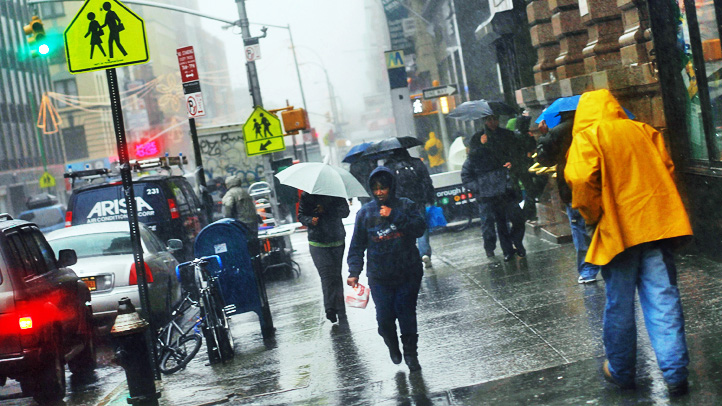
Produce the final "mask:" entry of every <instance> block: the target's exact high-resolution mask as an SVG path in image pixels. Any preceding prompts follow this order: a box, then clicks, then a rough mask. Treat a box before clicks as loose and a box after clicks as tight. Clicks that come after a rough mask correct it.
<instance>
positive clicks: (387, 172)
mask: <svg viewBox="0 0 722 406" xmlns="http://www.w3.org/2000/svg"><path fill="white" fill-rule="evenodd" d="M379 176H381V177H384V178H386V181H385V182H384V181H382V182H381V183H382V184H385V183H387V182H388V183H389V200H391V199H394V198H395V197H396V179H395V178H394V173H393V172H391V169H389V168H387V167H385V166H379V167H378V168H376V169H374V170H373V171H371V175H369V183H368V184H369V190H373V189H372V188H373V184H374V181H375V178H376V177H379ZM371 196H372V197H373V198H374V200H378V199H377V198H376V196H373V193H371Z"/></svg>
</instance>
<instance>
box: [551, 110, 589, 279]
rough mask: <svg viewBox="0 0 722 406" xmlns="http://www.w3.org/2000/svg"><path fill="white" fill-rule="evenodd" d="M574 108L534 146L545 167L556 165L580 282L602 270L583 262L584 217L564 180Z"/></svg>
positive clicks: (586, 242) (586, 243)
mask: <svg viewBox="0 0 722 406" xmlns="http://www.w3.org/2000/svg"><path fill="white" fill-rule="evenodd" d="M574 113H575V112H574V111H566V112H563V113H561V122H560V123H559V124H557V125H556V126H555V127H554V128H552V129H551V130H549V132H548V133H547V134H545V135H544V136H542V137H540V138H539V145H538V147H537V161H539V163H540V164H541V165H544V166H554V165H556V166H557V189H558V190H559V198H560V199H561V201H562V203H564V206H565V208H566V211H567V217H569V226H570V227H571V229H572V241H573V242H574V248H575V249H576V251H577V272H578V273H579V276H578V278H577V282H578V283H580V284H587V283H594V282H596V281H597V274H598V273H599V271H600V270H601V267H600V266H598V265H594V264H590V263H588V262H586V261H585V258H586V256H587V251H588V250H589V236H588V235H587V231H586V228H587V225H586V223H585V222H584V217H582V215H581V214H580V213H579V211H578V210H576V209H573V208H572V190H571V189H570V188H569V185H567V182H565V181H564V176H561V175H563V174H564V168H566V165H567V151H569V147H570V146H571V145H572V139H573V137H572V128H573V127H574V116H575V114H574Z"/></svg>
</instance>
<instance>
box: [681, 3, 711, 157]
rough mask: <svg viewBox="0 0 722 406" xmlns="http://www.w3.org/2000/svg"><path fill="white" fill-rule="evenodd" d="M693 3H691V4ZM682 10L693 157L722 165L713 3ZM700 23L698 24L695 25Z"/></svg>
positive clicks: (684, 70) (698, 4) (682, 8)
mask: <svg viewBox="0 0 722 406" xmlns="http://www.w3.org/2000/svg"><path fill="white" fill-rule="evenodd" d="M687 3H690V2H687ZM694 4H695V7H694V8H692V9H687V8H685V1H684V0H677V5H678V6H679V9H680V25H679V27H678V34H677V37H678V42H679V44H680V51H683V52H684V57H683V63H684V64H685V66H684V67H683V72H682V77H683V79H684V82H685V86H686V88H687V92H686V96H687V99H686V101H687V105H686V106H680V108H684V109H686V112H687V116H688V120H687V123H688V124H687V126H688V131H689V134H690V143H689V145H690V151H689V152H690V157H691V158H692V159H693V160H696V161H708V162H711V163H713V165H715V164H716V165H715V166H717V165H722V162H720V161H721V158H722V157H721V156H720V150H721V149H722V47H721V46H720V31H719V26H718V25H717V18H716V14H715V4H714V2H712V1H704V2H702V1H697V2H694ZM695 22H696V24H695Z"/></svg>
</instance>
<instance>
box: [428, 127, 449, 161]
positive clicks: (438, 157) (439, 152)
mask: <svg viewBox="0 0 722 406" xmlns="http://www.w3.org/2000/svg"><path fill="white" fill-rule="evenodd" d="M433 147H436V153H435V154H433V155H432V154H431V152H430V150H431V148H433ZM424 149H425V150H426V152H427V154H428V156H429V166H430V167H432V168H434V167H436V166H439V165H443V164H444V162H446V160H445V159H444V144H442V143H441V140H440V139H438V138H436V134H434V133H433V132H430V133H429V140H428V141H426V144H424Z"/></svg>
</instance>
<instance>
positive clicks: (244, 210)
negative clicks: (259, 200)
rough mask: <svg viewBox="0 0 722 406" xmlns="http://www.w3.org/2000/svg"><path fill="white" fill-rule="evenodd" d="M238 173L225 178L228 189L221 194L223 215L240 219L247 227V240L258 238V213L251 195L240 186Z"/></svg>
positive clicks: (240, 181) (240, 180)
mask: <svg viewBox="0 0 722 406" xmlns="http://www.w3.org/2000/svg"><path fill="white" fill-rule="evenodd" d="M241 185H242V177H241V176H239V175H235V176H229V177H227V178H226V188H228V191H227V192H226V194H225V195H223V216H224V217H227V218H232V219H236V220H238V221H240V222H241V223H243V224H244V225H245V226H246V227H247V228H248V235H247V237H248V241H249V242H250V241H251V240H254V239H257V238H258V213H257V212H256V203H255V202H254V201H253V197H251V195H250V194H249V193H248V191H247V190H246V189H245V188H243V187H242V186H241Z"/></svg>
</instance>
